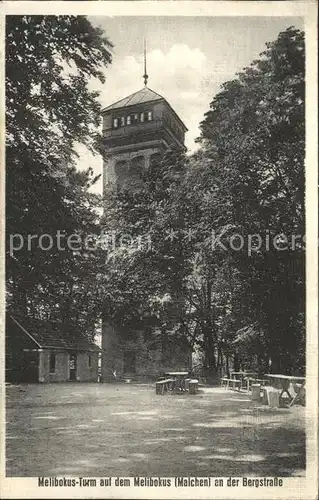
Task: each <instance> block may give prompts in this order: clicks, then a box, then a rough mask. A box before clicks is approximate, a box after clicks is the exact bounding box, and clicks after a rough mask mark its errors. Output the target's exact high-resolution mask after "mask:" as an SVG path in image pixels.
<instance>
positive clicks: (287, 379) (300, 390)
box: [264, 373, 306, 407]
mask: <svg viewBox="0 0 319 500" xmlns="http://www.w3.org/2000/svg"><path fill="white" fill-rule="evenodd" d="M264 376H265V377H267V378H269V379H270V382H271V383H272V384H274V386H276V385H277V386H278V385H279V388H280V389H281V393H280V395H279V399H281V398H282V396H283V394H284V393H286V394H287V395H288V397H289V400H290V401H289V405H288V406H289V407H290V406H292V405H293V404H295V403H296V402H297V401H301V402H302V403H303V401H304V398H305V383H306V378H305V377H295V376H293V375H280V374H272V373H267V374H266V375H264ZM290 384H293V388H294V391H295V393H296V394H295V396H292V395H291V394H290V392H289V388H290Z"/></svg>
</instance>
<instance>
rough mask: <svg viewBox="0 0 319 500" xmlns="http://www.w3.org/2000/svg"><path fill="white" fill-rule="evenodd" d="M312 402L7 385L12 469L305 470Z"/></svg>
mask: <svg viewBox="0 0 319 500" xmlns="http://www.w3.org/2000/svg"><path fill="white" fill-rule="evenodd" d="M304 414H305V408H303V407H299V406H293V407H291V408H282V409H271V408H268V407H264V406H260V405H256V404H254V403H252V402H251V401H250V399H249V397H248V396H247V394H244V393H237V392H236V393H235V392H232V391H226V390H224V389H219V388H216V389H204V390H203V391H201V392H200V393H199V394H198V395H196V396H191V395H189V394H186V395H164V396H157V395H155V389H154V387H153V386H152V385H148V384H145V385H141V384H139V385H134V384H123V385H119V384H56V385H53V384H52V385H25V386H8V387H7V409H6V420H7V425H6V469H7V475H8V476H51V475H52V476H58V475H76V476H80V475H81V476H83V475H86V476H157V475H160V476H228V475H232V476H302V475H303V474H304V472H305V430H304Z"/></svg>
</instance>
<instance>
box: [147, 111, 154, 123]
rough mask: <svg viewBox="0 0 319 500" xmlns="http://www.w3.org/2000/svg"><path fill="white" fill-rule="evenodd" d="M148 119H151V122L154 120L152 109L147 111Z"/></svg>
mask: <svg viewBox="0 0 319 500" xmlns="http://www.w3.org/2000/svg"><path fill="white" fill-rule="evenodd" d="M147 119H148V121H149V122H150V121H151V120H153V113H152V111H148V112H147Z"/></svg>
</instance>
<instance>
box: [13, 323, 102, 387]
mask: <svg viewBox="0 0 319 500" xmlns="http://www.w3.org/2000/svg"><path fill="white" fill-rule="evenodd" d="M100 352H101V349H100V348H99V347H98V346H97V345H96V344H95V343H94V342H92V341H90V340H89V339H88V338H86V337H85V336H84V335H83V334H82V333H80V332H77V331H69V330H68V329H67V328H65V327H63V326H62V325H61V324H58V323H53V322H43V321H37V320H36V321H33V320H30V319H25V320H23V321H22V320H21V319H18V318H15V317H13V316H11V315H9V314H7V315H6V381H7V382H12V383H19V382H20V383H21V382H22V383H31V382H67V381H74V382H75V381H77V382H97V381H98V362H99V361H98V360H99V355H100Z"/></svg>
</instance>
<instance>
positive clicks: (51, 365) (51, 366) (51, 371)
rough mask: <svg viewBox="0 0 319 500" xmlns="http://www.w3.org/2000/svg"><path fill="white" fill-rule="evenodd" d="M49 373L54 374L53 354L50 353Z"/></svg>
mask: <svg viewBox="0 0 319 500" xmlns="http://www.w3.org/2000/svg"><path fill="white" fill-rule="evenodd" d="M50 373H55V354H54V352H50Z"/></svg>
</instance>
